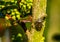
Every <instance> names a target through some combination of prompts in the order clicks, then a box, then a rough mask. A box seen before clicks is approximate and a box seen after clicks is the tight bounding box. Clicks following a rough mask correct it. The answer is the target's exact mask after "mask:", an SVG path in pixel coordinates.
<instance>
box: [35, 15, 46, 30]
mask: <svg viewBox="0 0 60 42" xmlns="http://www.w3.org/2000/svg"><path fill="white" fill-rule="evenodd" d="M46 16H47V15H42V16H41V17H40V18H38V19H37V20H36V22H35V29H36V30H37V31H40V30H41V28H42V26H43V24H42V23H43V22H44V20H45V18H46Z"/></svg>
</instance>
